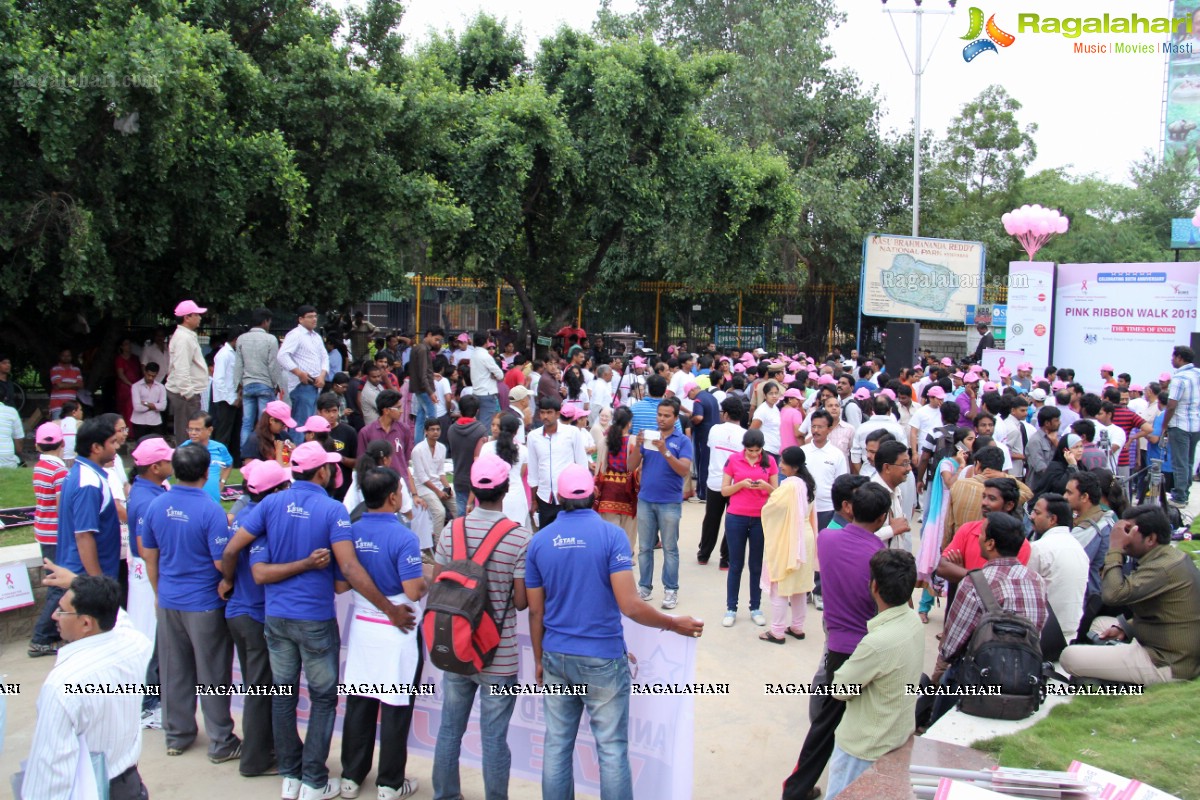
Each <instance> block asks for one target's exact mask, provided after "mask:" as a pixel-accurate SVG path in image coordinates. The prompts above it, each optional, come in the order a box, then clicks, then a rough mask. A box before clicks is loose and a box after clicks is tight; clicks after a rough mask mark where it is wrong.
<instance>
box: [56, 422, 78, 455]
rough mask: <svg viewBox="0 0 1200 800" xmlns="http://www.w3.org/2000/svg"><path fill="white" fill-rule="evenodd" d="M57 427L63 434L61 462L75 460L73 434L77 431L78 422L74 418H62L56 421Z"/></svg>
mask: <svg viewBox="0 0 1200 800" xmlns="http://www.w3.org/2000/svg"><path fill="white" fill-rule="evenodd" d="M58 427H60V428H62V434H63V453H62V457H63V461H69V460H70V459H73V458H75V432H76V431H77V430H79V420H77V419H75V418H74V417H63V418H62V419H60V420H59V421H58Z"/></svg>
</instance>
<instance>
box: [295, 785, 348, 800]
mask: <svg viewBox="0 0 1200 800" xmlns="http://www.w3.org/2000/svg"><path fill="white" fill-rule="evenodd" d="M341 792H342V787H341V785H340V784H337V783H334V782H333V781H325V785H324V786H309V785H308V784H307V783H306V784H304V785H303V786H301V787H300V799H299V800H333V798H335V797H337V796H338V795H339V794H341Z"/></svg>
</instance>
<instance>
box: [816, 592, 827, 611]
mask: <svg viewBox="0 0 1200 800" xmlns="http://www.w3.org/2000/svg"><path fill="white" fill-rule="evenodd" d="M813 605H814V606H816V608H817V611H824V610H825V599H824V598H823V597H822V596H821V595H819V594H814V595H813Z"/></svg>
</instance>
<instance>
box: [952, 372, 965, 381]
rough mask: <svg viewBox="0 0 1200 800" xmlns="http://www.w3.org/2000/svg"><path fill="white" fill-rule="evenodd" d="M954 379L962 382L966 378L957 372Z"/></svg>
mask: <svg viewBox="0 0 1200 800" xmlns="http://www.w3.org/2000/svg"><path fill="white" fill-rule="evenodd" d="M954 377H956V378H958V379H959V380H960V381H961V380H962V379H963V378H965V377H966V376H965V375H963V374H962V372H956V373H954Z"/></svg>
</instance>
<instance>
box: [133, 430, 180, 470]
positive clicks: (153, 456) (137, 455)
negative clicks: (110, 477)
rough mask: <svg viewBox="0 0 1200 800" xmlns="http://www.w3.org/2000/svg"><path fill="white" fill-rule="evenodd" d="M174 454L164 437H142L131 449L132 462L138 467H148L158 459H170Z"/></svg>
mask: <svg viewBox="0 0 1200 800" xmlns="http://www.w3.org/2000/svg"><path fill="white" fill-rule="evenodd" d="M174 454H175V451H174V450H172V449H171V445H169V444H167V440H166V439H164V438H162V437H161V436H155V437H154V438H153V439H144V440H143V441H142V442H141V444H139V445H138V446H137V447H135V448H134V449H133V463H134V464H136V465H137V466H139V467H148V466H150V465H151V464H157V463H158V462H159V461H170V460H171V456H173V455H174Z"/></svg>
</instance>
